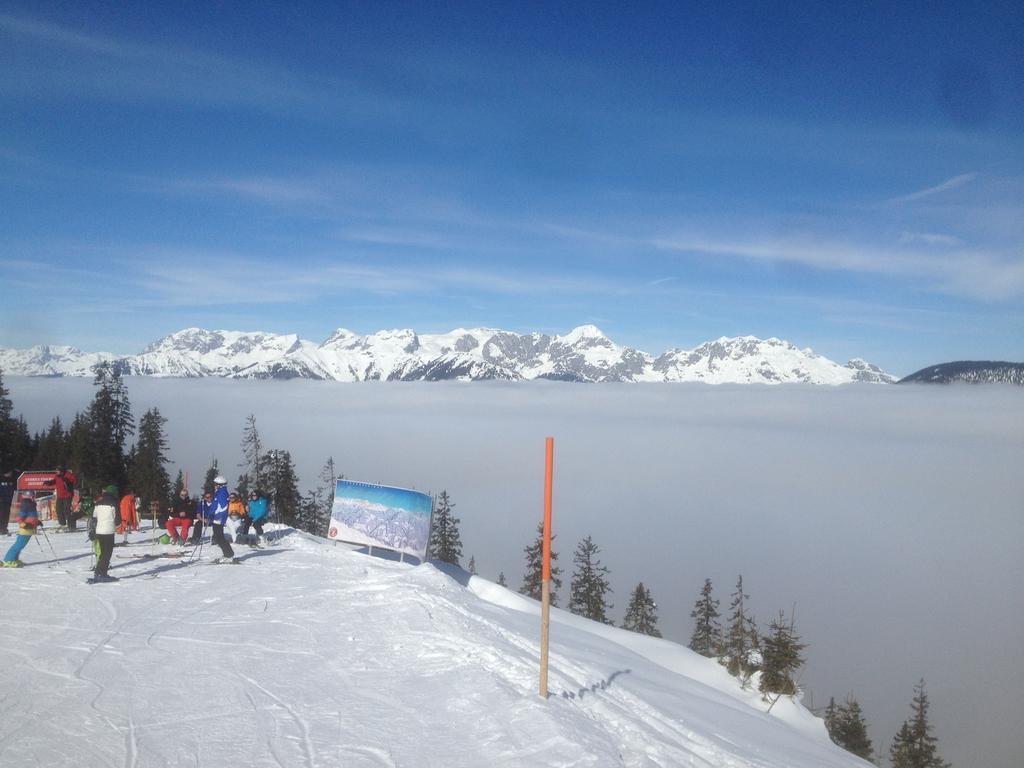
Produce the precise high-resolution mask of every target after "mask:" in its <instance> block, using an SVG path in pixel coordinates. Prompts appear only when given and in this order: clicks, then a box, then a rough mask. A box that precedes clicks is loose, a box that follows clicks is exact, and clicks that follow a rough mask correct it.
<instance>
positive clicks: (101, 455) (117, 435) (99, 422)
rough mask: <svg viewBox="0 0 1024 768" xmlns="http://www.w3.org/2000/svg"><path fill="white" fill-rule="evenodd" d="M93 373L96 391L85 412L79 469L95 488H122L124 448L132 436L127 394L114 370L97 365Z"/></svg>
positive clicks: (123, 479) (126, 466)
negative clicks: (84, 429) (117, 486)
mask: <svg viewBox="0 0 1024 768" xmlns="http://www.w3.org/2000/svg"><path fill="white" fill-rule="evenodd" d="M93 373H94V374H95V377H94V379H93V386H95V387H96V388H97V390H96V394H95V395H94V396H93V400H92V403H91V404H90V405H89V409H88V410H87V411H86V422H87V433H86V441H87V446H86V450H85V452H84V454H83V455H82V457H81V458H82V466H81V469H82V471H83V473H84V474H85V475H87V476H88V477H89V478H91V479H92V480H93V481H96V483H97V484H100V485H102V484H105V483H111V482H112V483H115V484H117V485H119V486H123V485H124V483H125V480H126V478H127V471H128V464H127V460H126V451H125V447H126V444H127V441H128V438H129V437H131V435H132V434H134V432H135V419H134V418H133V417H132V410H131V403H130V402H129V401H128V391H127V389H126V388H125V386H124V381H122V379H121V373H120V370H119V368H118V367H117V366H114V365H112V364H110V363H109V362H102V363H97V364H96V365H94V366H93Z"/></svg>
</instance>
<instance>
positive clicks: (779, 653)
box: [759, 611, 807, 696]
mask: <svg viewBox="0 0 1024 768" xmlns="http://www.w3.org/2000/svg"><path fill="white" fill-rule="evenodd" d="M806 647H807V645H806V644H805V643H801V642H800V636H799V635H798V634H797V633H796V628H795V626H794V623H793V619H790V621H789V623H787V622H786V616H785V614H784V613H783V612H782V611H779V617H778V619H776V620H774V621H772V623H771V625H770V626H769V634H768V635H767V636H766V637H765V638H763V640H762V649H761V654H762V657H763V658H762V663H761V683H760V686H759V687H760V690H761V692H762V693H764V694H765V695H769V694H773V693H774V694H779V695H782V696H794V695H796V693H797V692H798V688H797V684H796V680H795V679H794V678H793V675H794V674H795V673H796V671H797V670H798V669H800V667H801V666H802V665H803V663H804V658H803V656H801V655H800V654H801V652H802V651H803V650H804V648H806Z"/></svg>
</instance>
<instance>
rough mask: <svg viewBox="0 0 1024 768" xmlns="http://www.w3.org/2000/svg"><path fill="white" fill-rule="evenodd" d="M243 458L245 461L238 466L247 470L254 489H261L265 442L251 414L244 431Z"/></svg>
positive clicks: (246, 472) (254, 417) (254, 416)
mask: <svg viewBox="0 0 1024 768" xmlns="http://www.w3.org/2000/svg"><path fill="white" fill-rule="evenodd" d="M242 456H244V457H245V461H244V462H243V463H241V464H239V465H238V466H240V467H242V468H243V469H245V474H246V475H247V479H248V482H247V483H246V486H248V484H249V483H250V482H251V483H252V487H253V488H257V489H260V480H261V477H260V470H261V469H262V468H263V440H262V439H261V438H260V433H259V430H258V429H256V415H255V414H252V413H250V414H249V416H248V417H247V418H246V420H245V427H244V428H243V429H242ZM261 490H262V489H261Z"/></svg>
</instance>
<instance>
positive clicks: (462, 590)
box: [0, 532, 867, 768]
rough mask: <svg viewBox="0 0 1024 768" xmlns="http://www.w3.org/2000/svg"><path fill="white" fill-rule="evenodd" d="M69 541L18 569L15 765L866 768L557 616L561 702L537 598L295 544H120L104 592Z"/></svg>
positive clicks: (780, 711)
mask: <svg viewBox="0 0 1024 768" xmlns="http://www.w3.org/2000/svg"><path fill="white" fill-rule="evenodd" d="M136 537H137V538H138V540H140V541H142V540H145V539H146V538H147V536H146V533H145V532H143V533H142V534H137V535H136ZM50 540H51V541H52V543H53V546H54V547H55V548H56V550H57V555H58V559H57V560H56V561H53V558H52V556H50V554H49V550H48V549H44V548H45V547H46V546H47V545H46V543H45V541H44V540H42V539H41V538H40V539H39V540H38V541H34V542H32V543H31V544H30V548H29V549H28V550H26V553H25V555H24V557H23V559H24V560H25V561H27V562H28V563H30V565H29V566H28V567H25V568H22V569H19V570H11V569H5V570H4V571H3V572H2V573H0V579H3V591H4V622H3V624H2V628H0V631H2V634H0V648H2V650H3V653H4V656H5V663H4V664H3V665H0V691H2V694H0V695H2V696H3V711H4V713H5V715H6V716H5V717H4V718H3V720H2V724H0V765H46V766H55V767H56V766H76V767H81V766H86V767H87V768H88V767H90V766H108V765H115V764H116V765H130V766H142V767H145V766H164V765H196V766H205V765H209V766H225V765H245V766H310V767H319V766H354V767H357V768H358V767H361V766H366V767H375V766H410V767H418V766H438V767H439V768H440V767H441V766H444V767H445V768H458V767H460V766H464V767H466V768H470V767H473V768H476V767H477V766H509V767H511V766H522V767H523V768H527V767H529V768H534V767H536V766H616V765H620V766H729V767H731V768H754V767H755V766H756V767H757V768H768V767H769V766H775V767H778V768H782V767H783V766H786V767H787V768H833V767H834V768H841V767H843V766H849V767H851V768H852V767H854V766H864V765H867V764H866V763H863V762H861V761H860V760H858V759H857V758H854V757H852V756H850V755H848V754H847V753H845V752H843V751H841V750H840V749H838V748H837V747H834V746H833V745H831V744H830V743H829V742H828V740H827V738H826V736H825V733H824V729H823V726H822V723H821V721H820V720H817V719H815V718H813V717H811V716H810V715H809V713H807V711H806V710H804V709H803V708H802V707H801V706H800V705H798V704H795V703H793V702H791V701H789V700H783V701H780V702H779V704H778V705H777V706H776V707H775V708H774V709H773V710H772V712H771V714H766V713H765V709H766V707H765V705H764V704H763V703H761V702H760V700H759V698H758V697H757V695H756V694H754V693H751V692H747V691H742V690H741V689H740V688H739V687H738V686H737V685H736V683H735V681H734V680H732V679H731V678H729V676H728V675H727V674H726V673H725V672H724V671H723V670H722V669H721V668H720V667H719V666H718V665H717V664H715V663H714V662H712V661H709V660H706V659H703V658H701V657H699V656H696V655H695V654H693V653H691V652H690V651H688V650H686V649H684V648H682V647H681V646H677V645H675V644H673V643H670V642H667V641H662V640H656V639H653V638H647V637H642V636H639V635H634V634H632V633H627V632H624V631H622V630H617V629H614V628H611V627H606V626H603V625H597V624H594V623H593V622H589V621H585V620H582V619H579V618H578V617H574V616H571V615H568V614H566V613H564V612H562V611H558V610H556V611H554V612H553V614H554V615H553V626H552V632H551V637H552V652H551V677H550V686H549V687H550V690H551V692H552V695H551V697H550V698H549V699H548V700H547V701H543V700H541V699H540V698H539V696H538V695H537V664H538V647H537V646H538V639H537V638H538V619H537V611H538V608H537V604H536V603H535V602H533V601H530V600H527V599H525V598H522V597H521V596H519V595H516V594H513V593H511V592H509V591H508V590H506V589H504V588H502V587H499V586H497V585H495V584H493V583H490V582H487V581H485V580H483V579H480V578H477V577H469V576H468V575H467V574H465V573H463V572H462V571H459V570H457V569H451V570H450V571H449V572H448V573H446V572H443V571H441V570H439V569H438V568H436V567H435V566H434V565H431V564H426V565H420V566H412V565H409V564H404V563H398V562H395V561H389V560H382V559H378V558H374V557H369V556H367V555H365V554H361V553H357V552H352V551H349V550H347V549H344V548H342V547H334V546H333V545H331V544H329V543H327V542H326V541H323V540H315V539H313V538H311V537H308V536H305V535H304V534H297V533H290V534H289V535H287V536H285V537H284V539H283V540H282V541H281V542H279V543H278V544H277V545H275V547H273V548H269V549H265V550H260V551H252V552H246V553H245V555H244V564H243V565H241V566H212V565H209V564H208V563H207V562H205V561H208V560H209V558H210V557H211V555H212V553H211V551H210V548H209V545H207V547H206V549H205V550H204V551H203V552H202V553H201V555H200V557H199V558H197V559H196V560H195V561H194V562H192V563H187V562H183V561H179V560H178V559H167V558H162V559H152V560H143V559H133V558H129V557H127V555H128V554H139V553H144V552H147V551H149V550H150V549H151V548H150V546H149V545H148V544H140V545H137V546H131V547H119V548H117V549H116V550H115V553H116V555H117V556H118V559H115V560H114V561H113V562H114V565H115V567H114V568H113V569H112V573H114V574H116V575H118V576H120V577H121V581H120V582H119V583H117V584H104V585H96V586H89V585H86V584H85V583H84V581H83V580H84V577H85V572H86V571H87V569H88V566H89V560H90V555H89V554H88V553H87V547H86V542H85V537H84V534H70V535H63V536H57V535H54V534H51V535H50ZM48 561H49V562H48ZM466 583H468V586H463V584H466Z"/></svg>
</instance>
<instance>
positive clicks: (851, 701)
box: [825, 694, 874, 761]
mask: <svg viewBox="0 0 1024 768" xmlns="http://www.w3.org/2000/svg"><path fill="white" fill-rule="evenodd" d="M825 728H826V729H827V730H828V735H829V736H830V737H831V738H832V741H833V742H835V743H836V744H838V745H839V746H840V747H842V748H843V749H845V750H846V751H847V752H852V753H853V754H855V755H857V756H858V757H862V758H864V759H865V760H869V761H870V760H871V759H872V757H873V753H874V750H873V748H872V745H871V739H870V738H869V737H868V724H867V723H866V722H865V721H864V714H863V713H862V712H861V709H860V704H859V703H858V702H857V700H856V699H855V698H854V697H853V695H852V694H851V695H849V696H847V697H846V701H844V702H843V703H842V704H840V705H838V706H836V700H835V699H834V698H832V699H829V702H828V708H827V709H826V710H825Z"/></svg>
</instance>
